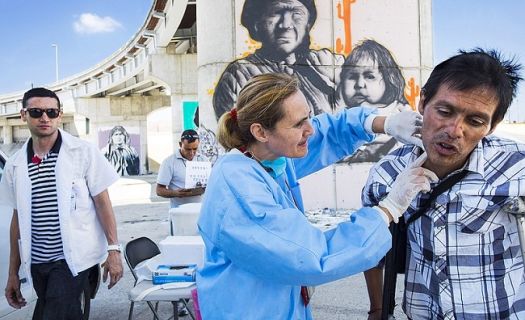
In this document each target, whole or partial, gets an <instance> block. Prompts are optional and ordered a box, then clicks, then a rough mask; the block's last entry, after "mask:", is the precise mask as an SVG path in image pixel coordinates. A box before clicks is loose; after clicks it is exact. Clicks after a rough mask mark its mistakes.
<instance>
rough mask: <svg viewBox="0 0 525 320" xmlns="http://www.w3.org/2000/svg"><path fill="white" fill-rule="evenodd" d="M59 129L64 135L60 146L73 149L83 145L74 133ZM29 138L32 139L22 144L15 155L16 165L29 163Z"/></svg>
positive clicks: (14, 163) (14, 161) (14, 162)
mask: <svg viewBox="0 0 525 320" xmlns="http://www.w3.org/2000/svg"><path fill="white" fill-rule="evenodd" d="M58 131H59V132H60V135H61V136H62V145H61V147H60V148H63V149H68V150H71V149H76V148H80V147H81V146H82V144H81V140H79V139H74V138H73V136H72V135H70V134H69V133H67V132H65V131H64V130H62V129H58ZM29 140H30V139H27V140H26V142H25V143H24V145H23V146H22V148H20V150H18V151H17V152H16V153H15V155H14V156H13V159H14V160H13V165H14V166H18V165H20V164H22V163H27V145H28V143H29Z"/></svg>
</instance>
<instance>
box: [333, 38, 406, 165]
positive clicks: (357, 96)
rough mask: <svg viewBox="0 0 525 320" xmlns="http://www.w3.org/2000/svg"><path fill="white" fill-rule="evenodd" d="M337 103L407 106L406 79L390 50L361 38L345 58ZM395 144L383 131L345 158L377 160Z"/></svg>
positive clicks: (384, 109)
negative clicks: (382, 133)
mask: <svg viewBox="0 0 525 320" xmlns="http://www.w3.org/2000/svg"><path fill="white" fill-rule="evenodd" d="M337 93H338V99H337V100H338V103H339V104H342V105H343V106H345V107H347V108H352V107H356V106H367V107H372V108H376V109H377V111H378V114H380V115H388V114H391V113H394V112H400V111H403V110H410V109H411V107H410V105H409V104H408V101H407V99H406V98H405V79H404V78H403V75H402V73H401V69H400V68H399V66H398V65H397V63H396V61H395V60H394V57H393V56H392V54H391V53H390V52H389V51H388V49H387V48H385V47H384V46H382V45H381V44H379V43H377V42H376V41H374V40H364V41H362V42H361V43H359V44H358V45H357V46H355V47H354V48H353V50H352V52H351V53H350V55H349V56H348V57H347V58H346V60H345V62H344V64H343V68H342V71H341V76H340V83H339V85H338V87H337ZM395 145H396V140H395V139H394V138H390V137H388V136H385V135H382V136H379V137H378V138H376V140H374V142H372V143H370V144H366V145H364V146H362V147H361V148H359V149H358V151H357V152H356V153H354V155H352V156H351V157H349V158H348V159H345V162H349V163H355V162H377V161H379V160H380V159H381V158H382V157H384V156H385V155H387V154H388V153H389V152H390V151H391V150H392V149H393V148H394V146H395Z"/></svg>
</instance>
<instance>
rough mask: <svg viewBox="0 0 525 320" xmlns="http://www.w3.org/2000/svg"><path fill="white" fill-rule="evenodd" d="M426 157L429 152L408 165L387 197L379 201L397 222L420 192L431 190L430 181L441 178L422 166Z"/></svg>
mask: <svg viewBox="0 0 525 320" xmlns="http://www.w3.org/2000/svg"><path fill="white" fill-rule="evenodd" d="M426 159H427V153H426V152H424V153H423V154H422V155H421V156H419V158H417V159H416V160H415V161H414V162H413V163H411V164H410V165H409V166H408V167H406V168H405V170H404V171H402V172H401V173H400V174H399V175H398V176H397V178H396V181H394V183H393V184H392V189H391V190H390V192H389V193H388V195H387V196H386V198H384V199H383V200H381V201H380V202H379V207H382V208H385V209H387V210H388V212H389V213H390V215H391V216H392V218H393V221H394V222H395V223H397V222H398V221H399V217H400V216H402V215H403V213H404V212H405V211H406V210H407V209H408V206H409V205H410V203H411V202H412V200H414V198H415V197H416V195H417V194H418V193H419V192H428V191H430V182H437V181H438V180H439V178H438V177H437V176H436V174H435V173H434V172H432V171H430V170H428V169H425V168H421V165H422V164H423V163H424V162H425V160H426Z"/></svg>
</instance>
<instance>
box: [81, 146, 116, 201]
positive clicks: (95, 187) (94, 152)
mask: <svg viewBox="0 0 525 320" xmlns="http://www.w3.org/2000/svg"><path fill="white" fill-rule="evenodd" d="M86 149H87V150H84V152H86V153H87V155H86V156H87V157H88V166H87V170H86V183H87V185H88V188H89V193H90V194H91V196H93V197H94V196H96V195H98V194H99V193H101V192H102V191H104V190H106V189H107V188H108V187H109V186H111V185H112V184H113V183H115V182H116V181H117V180H118V179H119V178H120V176H119V175H118V173H117V172H116V171H115V168H113V166H112V165H111V164H110V163H109V161H108V160H107V159H106V158H105V157H104V155H103V154H102V153H101V152H100V151H99V150H98V149H97V148H95V147H94V146H93V145H91V144H89V147H88V148H86Z"/></svg>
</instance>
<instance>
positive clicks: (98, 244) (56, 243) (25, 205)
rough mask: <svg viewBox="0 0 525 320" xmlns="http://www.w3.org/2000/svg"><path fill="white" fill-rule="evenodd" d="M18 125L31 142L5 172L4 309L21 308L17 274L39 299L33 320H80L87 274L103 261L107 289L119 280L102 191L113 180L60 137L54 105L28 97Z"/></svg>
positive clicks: (97, 160) (93, 151)
mask: <svg viewBox="0 0 525 320" xmlns="http://www.w3.org/2000/svg"><path fill="white" fill-rule="evenodd" d="M20 115H21V117H22V120H23V121H24V122H26V123H27V126H28V129H29V131H30V133H31V137H30V138H29V139H28V140H27V142H26V143H25V144H24V146H23V147H22V149H20V150H19V151H18V152H17V153H16V154H15V155H14V156H13V157H11V158H10V159H9V160H8V161H7V163H6V166H5V171H4V175H3V176H2V181H1V182H0V194H1V197H0V203H3V204H6V205H9V206H11V207H12V208H14V210H13V217H12V220H11V228H10V257H9V276H8V280H7V285H6V288H5V295H6V298H7V301H8V302H9V304H10V305H11V306H12V307H14V308H21V307H23V306H24V305H25V304H26V301H25V299H24V297H23V296H22V294H21V292H20V278H19V275H18V273H19V269H20V267H22V268H25V271H26V272H25V273H26V274H27V275H28V278H29V280H30V281H32V283H33V287H34V289H35V291H36V294H37V296H38V300H37V304H36V307H35V311H34V315H33V319H81V318H82V311H81V306H80V294H81V291H82V289H83V287H84V284H85V282H86V281H87V275H88V270H89V269H90V268H91V267H92V266H94V265H97V264H98V263H100V262H102V261H104V259H106V260H105V262H104V263H103V267H104V271H103V279H104V281H106V279H107V276H108V274H109V276H110V283H109V286H108V288H111V287H113V286H114V285H115V284H116V283H117V281H119V279H120V278H121V277H122V261H121V258H120V252H119V251H120V246H119V245H118V238H117V228H116V222H115V216H114V214H113V209H112V206H111V201H110V199H109V196H108V191H107V188H108V187H109V186H110V185H111V184H113V183H114V182H115V181H116V180H117V179H118V178H119V176H118V175H117V174H116V172H115V170H114V169H113V168H112V167H111V165H110V164H109V162H108V161H107V160H106V159H105V158H104V156H103V155H102V154H101V153H100V152H99V151H98V149H97V148H95V147H94V146H92V145H91V144H89V143H87V142H86V141H83V140H81V139H79V138H76V137H73V136H71V135H70V134H68V133H66V132H64V131H62V130H61V129H59V127H60V124H61V120H62V110H61V109H60V100H59V98H58V96H57V95H56V94H55V93H54V92H53V91H50V90H48V89H45V88H34V89H31V90H29V91H27V92H26V93H25V94H24V97H23V99H22V110H21V111H20Z"/></svg>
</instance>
